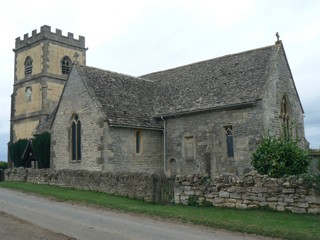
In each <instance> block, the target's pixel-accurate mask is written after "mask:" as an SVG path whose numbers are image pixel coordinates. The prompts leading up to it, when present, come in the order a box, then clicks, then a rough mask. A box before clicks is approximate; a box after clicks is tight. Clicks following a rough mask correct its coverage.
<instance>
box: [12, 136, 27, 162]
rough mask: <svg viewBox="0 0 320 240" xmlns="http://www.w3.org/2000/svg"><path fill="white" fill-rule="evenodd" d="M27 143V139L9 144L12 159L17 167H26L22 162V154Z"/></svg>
mask: <svg viewBox="0 0 320 240" xmlns="http://www.w3.org/2000/svg"><path fill="white" fill-rule="evenodd" d="M27 143H28V140H27V139H19V140H18V141H16V142H15V143H9V154H10V159H11V161H12V162H13V163H14V166H15V167H25V163H24V162H23V161H22V154H23V152H24V150H25V148H26V146H27Z"/></svg>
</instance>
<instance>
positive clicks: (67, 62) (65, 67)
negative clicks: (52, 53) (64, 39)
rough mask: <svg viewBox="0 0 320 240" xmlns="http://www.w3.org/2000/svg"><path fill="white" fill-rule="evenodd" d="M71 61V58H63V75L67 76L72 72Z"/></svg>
mask: <svg viewBox="0 0 320 240" xmlns="http://www.w3.org/2000/svg"><path fill="white" fill-rule="evenodd" d="M71 65H72V63H71V60H70V58H69V57H67V56H65V57H64V58H62V60H61V72H62V74H66V75H68V74H69V73H70V71H71Z"/></svg>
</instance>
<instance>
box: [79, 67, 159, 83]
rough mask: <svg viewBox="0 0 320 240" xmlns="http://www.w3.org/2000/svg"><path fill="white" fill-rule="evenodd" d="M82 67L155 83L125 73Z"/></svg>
mask: <svg viewBox="0 0 320 240" xmlns="http://www.w3.org/2000/svg"><path fill="white" fill-rule="evenodd" d="M80 67H83V68H92V69H96V70H99V71H103V72H109V73H113V74H117V75H120V76H125V77H130V78H135V79H137V80H141V81H146V82H154V81H152V80H150V79H145V78H141V77H139V76H138V77H137V76H133V75H129V74H125V73H120V72H116V71H111V70H108V69H102V68H97V67H92V66H87V65H80Z"/></svg>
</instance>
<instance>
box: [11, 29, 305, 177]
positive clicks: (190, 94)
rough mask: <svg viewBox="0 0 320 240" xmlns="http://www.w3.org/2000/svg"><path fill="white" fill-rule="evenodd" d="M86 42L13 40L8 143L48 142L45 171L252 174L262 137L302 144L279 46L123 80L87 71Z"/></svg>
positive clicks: (46, 37) (36, 37) (297, 107)
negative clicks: (42, 138)
mask: <svg viewBox="0 0 320 240" xmlns="http://www.w3.org/2000/svg"><path fill="white" fill-rule="evenodd" d="M86 50H87V49H86V48H85V38H84V37H81V36H80V37H79V39H75V38H74V37H73V34H72V33H68V36H62V34H61V30H58V29H57V30H56V32H55V33H53V32H51V29H50V27H49V26H42V27H41V30H40V32H39V33H37V31H36V30H35V31H33V32H32V36H31V37H29V36H28V35H27V34H26V35H25V36H24V39H23V40H21V39H20V38H17V39H16V46H15V49H14V52H15V79H14V92H13V94H12V112H11V141H13V142H15V141H17V140H18V139H20V138H32V136H33V135H37V134H40V133H42V132H46V131H48V132H50V133H51V163H50V164H51V168H54V169H75V170H79V169H86V170H94V171H111V172H148V173H164V174H166V175H167V176H173V175H177V174H178V175H180V174H182V175H189V174H203V175H206V174H210V175H213V176H214V175H217V174H221V173H231V174H236V175H243V174H244V173H245V172H247V171H248V170H249V169H250V156H251V153H252V151H253V150H254V149H255V148H256V147H257V145H258V144H259V143H260V141H261V139H262V137H263V135H265V134H266V133H269V134H271V135H275V134H281V131H282V129H283V126H284V125H285V126H288V125H289V124H291V122H293V123H294V125H293V131H292V132H293V135H294V137H296V138H297V139H301V144H302V145H304V144H306V140H305V137H304V120H303V108H302V105H301V102H300V99H299V96H298V92H297V89H296V86H295V83H294V80H293V76H292V73H291V70H290V67H289V63H288V60H287V57H286V54H285V50H284V47H283V44H282V42H281V41H280V40H279V39H278V40H277V41H276V43H275V44H274V45H271V46H266V47H262V48H259V49H253V50H249V51H245V52H241V53H236V54H232V55H226V56H223V57H219V58H214V59H210V60H205V61H202V62H197V63H192V64H189V65H185V66H180V67H176V68H173V69H169V70H165V71H159V72H155V73H150V74H146V75H143V76H139V77H134V76H129V75H126V74H121V73H117V72H113V71H109V70H102V69H98V68H94V67H89V66H86Z"/></svg>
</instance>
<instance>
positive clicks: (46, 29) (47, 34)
mask: <svg viewBox="0 0 320 240" xmlns="http://www.w3.org/2000/svg"><path fill="white" fill-rule="evenodd" d="M41 40H52V41H55V42H60V43H64V44H68V45H72V46H75V47H79V48H85V38H84V37H83V36H79V39H75V38H74V36H73V33H70V32H68V36H63V35H62V31H61V30H60V29H56V32H51V27H50V26H47V25H44V26H42V27H41V28H40V32H39V33H38V32H37V30H33V31H32V35H31V37H29V34H28V33H26V34H24V36H23V39H22V40H21V38H20V37H18V38H16V44H15V49H14V50H15V51H16V50H19V49H21V48H23V47H26V46H30V45H31V44H33V43H35V42H38V41H41Z"/></svg>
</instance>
